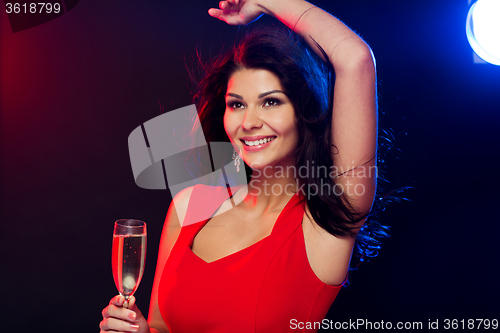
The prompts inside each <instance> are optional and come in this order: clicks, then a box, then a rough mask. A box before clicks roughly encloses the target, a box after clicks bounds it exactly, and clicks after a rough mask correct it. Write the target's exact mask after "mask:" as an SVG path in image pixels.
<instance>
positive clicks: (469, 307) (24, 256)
mask: <svg viewBox="0 0 500 333" xmlns="http://www.w3.org/2000/svg"><path fill="white" fill-rule="evenodd" d="M314 3H315V4H317V5H319V6H320V7H323V8H324V9H326V10H328V11H329V12H331V13H333V14H334V15H336V16H338V17H339V18H341V19H342V20H343V21H344V22H345V23H346V24H347V25H349V26H350V27H351V28H352V29H354V30H355V31H357V32H358V33H359V34H360V35H361V36H362V37H363V38H364V39H365V40H366V41H367V42H368V44H369V45H370V46H371V47H372V49H373V51H374V53H375V56H376V59H377V69H378V78H379V94H380V111H381V114H380V124H381V128H386V129H387V128H392V132H393V133H394V136H395V148H396V149H394V150H393V152H392V153H390V154H389V156H388V158H387V163H386V170H387V178H388V179H390V180H391V183H389V184H384V187H385V188H386V189H387V190H390V189H393V188H397V187H400V186H412V187H413V188H414V189H413V190H411V191H409V192H407V193H406V197H408V198H409V199H411V202H405V203H402V204H394V205H392V206H391V207H390V208H388V209H387V211H386V213H385V214H384V215H382V222H383V223H385V224H389V225H391V226H392V233H393V237H392V239H391V240H389V241H388V242H387V243H386V246H385V247H384V248H383V250H382V251H381V255H380V257H379V258H376V259H374V260H373V261H372V262H370V263H368V264H366V265H364V266H363V267H361V268H360V269H359V270H358V271H356V272H353V273H351V285H350V286H349V287H348V288H347V289H343V290H342V291H341V292H340V294H339V296H338V298H337V300H336V301H335V302H334V305H333V306H332V309H331V311H330V313H329V315H328V316H329V318H331V319H333V320H334V321H346V320H349V319H351V320H356V319H369V320H372V321H379V322H380V321H382V320H383V321H384V322H387V321H392V322H394V323H395V322H397V321H421V322H423V323H424V326H427V323H428V321H429V320H432V321H435V320H436V319H439V320H440V324H443V320H444V319H446V318H449V319H458V320H462V319H465V320H467V319H470V318H489V319H493V318H497V319H499V318H498V313H499V312H498V309H499V306H498V299H499V296H500V292H499V291H500V288H499V286H498V283H497V281H498V273H499V268H498V264H499V259H498V258H499V254H500V251H499V250H498V247H497V244H496V243H497V239H498V233H499V229H500V227H499V224H498V221H497V216H498V209H497V207H498V201H499V199H500V196H499V194H498V192H497V191H498V188H499V185H500V184H499V183H500V177H499V175H498V171H497V170H498V165H499V164H498V163H499V162H500V158H499V156H498V152H499V149H498V144H499V143H500V140H499V133H498V132H499V130H500V126H499V125H500V67H498V66H493V65H486V64H474V63H473V56H472V51H471V49H470V47H469V45H468V43H467V40H466V37H465V18H466V15H467V11H468V4H467V1H466V0H440V1H430V0H418V1H415V0H406V1H385V0H382V1H373V0H367V1H362V0H349V1H348V0H337V1H315V2H314ZM217 4H218V2H217V1H172V2H167V1H148V2H146V1H130V0H120V1H90V0H88V1H85V0H82V1H80V2H79V3H78V5H77V6H76V7H75V8H73V9H72V10H71V11H69V12H68V13H66V14H64V15H62V16H61V17H58V18H56V19H54V20H52V21H50V22H48V23H45V24H42V25H39V26H36V27H33V28H31V29H27V30H23V31H20V32H16V33H13V32H12V30H11V27H10V25H9V20H8V18H7V15H6V13H5V12H4V11H3V9H2V11H1V12H0V107H1V110H0V167H1V170H0V200H1V201H0V237H1V240H0V250H1V252H0V253H1V255H0V279H1V280H0V283H1V284H0V285H1V286H2V287H3V288H2V290H1V291H0V295H1V296H0V299H1V301H0V304H1V305H0V307H1V310H0V313H1V317H2V324H1V326H0V327H1V329H0V330H1V331H2V332H30V331H34V330H38V331H42V332H68V331H71V332H92V331H94V332H97V331H98V330H99V328H98V324H99V322H100V320H101V310H102V308H104V307H105V306H106V305H107V303H108V301H109V299H110V298H111V297H113V296H114V295H115V294H116V289H115V286H114V284H113V279H112V274H111V259H110V257H111V238H112V237H111V236H112V230H113V222H114V221H115V220H116V219H118V218H137V219H141V220H144V221H146V222H147V223H148V233H149V238H148V242H149V244H148V256H147V269H146V272H145V274H144V278H143V282H142V283H141V286H140V288H139V290H138V292H137V294H136V296H137V299H138V305H139V307H140V308H141V309H142V310H143V312H144V313H147V310H148V303H149V293H150V289H151V285H152V280H153V274H154V269H155V262H156V256H157V253H156V252H157V246H158V242H159V238H160V232H161V228H162V224H163V220H164V218H165V214H166V212H167V209H168V206H169V203H170V199H171V198H170V194H169V192H168V191H160V190H144V189H141V188H139V187H137V186H136V185H135V183H134V179H133V175H132V170H131V166H130V160H129V155H128V146H127V138H128V135H129V134H130V132H131V131H132V130H133V129H135V128H136V127H137V126H139V125H141V124H142V123H144V122H145V121H147V120H149V119H151V118H154V117H156V116H158V115H160V114H161V113H162V112H163V111H162V109H161V107H160V105H163V106H164V111H170V110H174V109H176V108H179V107H182V106H186V105H189V104H191V99H190V98H191V97H190V81H189V77H188V75H187V72H186V69H185V64H186V63H188V64H189V63H191V60H192V58H193V56H194V54H195V48H196V47H197V46H198V47H199V48H200V50H201V53H202V56H203V57H204V59H209V58H210V55H215V54H217V53H218V52H219V50H220V49H221V47H222V46H223V45H224V44H226V45H230V44H231V43H232V41H233V40H234V38H235V36H236V35H237V34H238V28H237V27H231V26H227V25H226V24H225V23H223V22H220V21H218V20H216V19H213V18H211V17H209V15H208V14H207V10H208V8H209V7H213V6H217ZM2 8H3V7H2ZM277 311H279V310H278V309H277Z"/></svg>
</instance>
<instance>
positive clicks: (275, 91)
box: [226, 90, 286, 99]
mask: <svg viewBox="0 0 500 333" xmlns="http://www.w3.org/2000/svg"><path fill="white" fill-rule="evenodd" d="M274 93H282V94H284V95H286V94H285V92H284V91H281V90H271V91H267V92H265V93H262V94H260V95H259V96H258V98H262V97H265V96H267V95H271V94H274ZM226 96H232V97H236V98H239V99H244V98H243V96H241V95H238V94H235V93H230V92H229V93H227V94H226Z"/></svg>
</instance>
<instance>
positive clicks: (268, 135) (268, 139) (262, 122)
mask: <svg viewBox="0 0 500 333" xmlns="http://www.w3.org/2000/svg"><path fill="white" fill-rule="evenodd" d="M224 128H225V130H226V133H227V135H228V137H229V139H230V140H231V142H232V144H233V146H234V147H235V149H236V150H237V151H238V152H240V149H241V154H240V155H241V157H242V158H243V160H244V161H245V162H246V163H247V164H248V165H249V166H250V167H252V168H253V169H263V168H265V167H266V166H278V165H281V166H288V165H292V166H293V165H295V159H294V157H293V156H292V152H293V151H294V150H295V149H296V147H297V144H298V137H299V136H298V129H297V120H296V118H295V112H294V108H293V105H292V103H291V101H290V100H289V99H288V97H287V96H286V95H285V93H284V92H283V87H282V86H281V82H280V80H279V78H278V77H277V76H276V75H275V74H274V73H272V72H270V71H267V70H265V69H247V68H245V69H241V70H238V71H237V72H235V73H233V74H232V75H231V76H230V78H229V82H228V85H227V92H226V112H225V114H224Z"/></svg>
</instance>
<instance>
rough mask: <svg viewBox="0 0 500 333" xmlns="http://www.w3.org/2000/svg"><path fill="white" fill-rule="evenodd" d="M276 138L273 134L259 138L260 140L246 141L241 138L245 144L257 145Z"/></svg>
mask: <svg viewBox="0 0 500 333" xmlns="http://www.w3.org/2000/svg"><path fill="white" fill-rule="evenodd" d="M274 139H276V137H275V136H270V137H268V138H264V139H260V140H255V141H248V140H241V141H242V142H243V143H244V144H245V145H246V146H249V147H251V146H258V145H263V144H264V143H268V142H271V141H273V140H274Z"/></svg>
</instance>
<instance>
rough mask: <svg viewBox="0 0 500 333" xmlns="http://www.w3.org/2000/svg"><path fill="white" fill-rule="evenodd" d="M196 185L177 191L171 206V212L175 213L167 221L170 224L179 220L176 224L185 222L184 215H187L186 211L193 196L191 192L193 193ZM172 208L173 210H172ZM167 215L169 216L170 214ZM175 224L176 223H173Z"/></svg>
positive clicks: (180, 224) (179, 224)
mask: <svg viewBox="0 0 500 333" xmlns="http://www.w3.org/2000/svg"><path fill="white" fill-rule="evenodd" d="M193 189H194V186H190V187H187V188H185V189H183V190H182V191H180V192H179V193H177V194H176V195H175V197H174V198H173V199H172V202H171V203H170V208H169V214H168V215H170V213H173V214H172V215H175V217H174V216H172V217H171V219H170V221H167V222H168V224H169V225H172V224H174V223H176V222H177V225H175V226H179V227H180V226H182V225H183V222H184V217H185V216H186V212H187V209H188V205H189V199H190V198H191V193H193ZM171 210H172V212H170V211H171ZM168 215H167V216H168ZM172 226H174V225H172Z"/></svg>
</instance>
